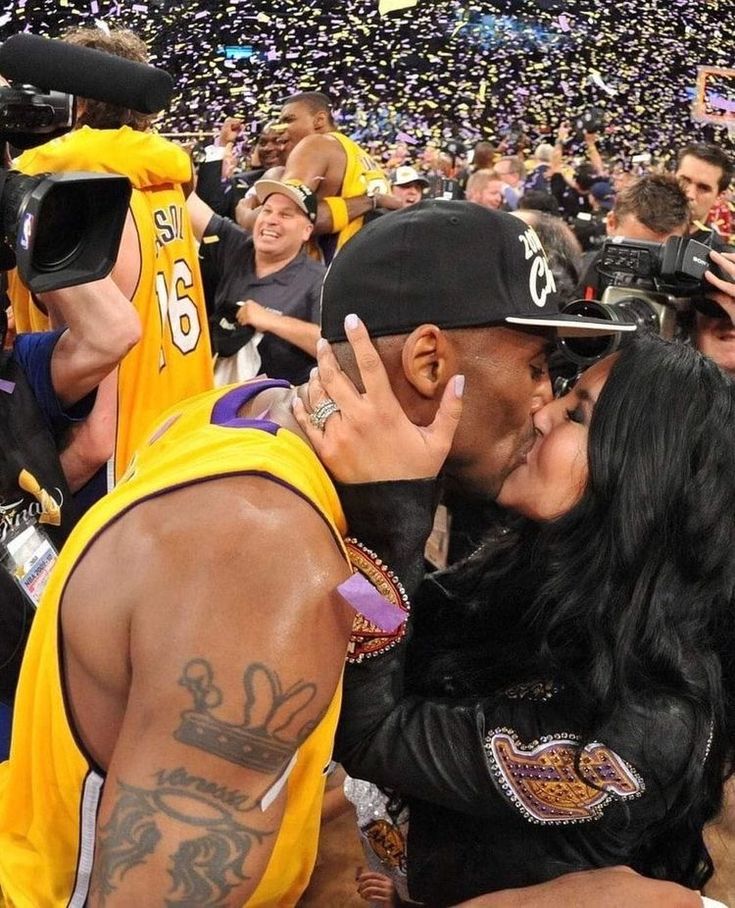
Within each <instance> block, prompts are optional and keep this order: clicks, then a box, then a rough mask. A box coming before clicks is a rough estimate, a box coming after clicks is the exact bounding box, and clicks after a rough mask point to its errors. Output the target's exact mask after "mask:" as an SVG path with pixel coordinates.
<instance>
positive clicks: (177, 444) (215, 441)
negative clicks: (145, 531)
mask: <svg viewBox="0 0 735 908" xmlns="http://www.w3.org/2000/svg"><path fill="white" fill-rule="evenodd" d="M287 386H288V385H287V383H286V382H282V381H271V380H266V381H256V382H252V383H250V384H246V385H239V386H231V387H230V388H226V389H219V390H217V391H212V392H209V393H206V394H202V395H199V396H198V397H196V398H194V399H193V400H191V401H187V402H186V404H185V405H182V406H181V408H180V409H179V408H174V409H172V410H170V411H169V413H168V414H166V415H165V416H164V418H163V422H162V423H161V424H160V426H159V428H158V429H156V431H155V432H154V433H153V435H152V436H151V438H150V440H148V442H147V443H146V444H143V445H142V446H141V447H140V449H139V451H138V453H137V454H136V457H135V460H134V462H133V463H132V464H131V467H130V469H129V470H128V472H127V474H126V475H125V476H124V477H123V479H122V480H121V482H120V483H119V484H118V486H117V487H116V488H115V490H114V491H113V492H111V493H110V494H109V495H107V496H106V497H105V498H103V499H102V500H101V501H100V502H98V504H97V505H96V506H95V507H94V508H93V509H92V510H91V511H89V512H88V513H87V514H86V515H85V516H84V518H83V519H82V521H81V522H80V523H79V524H78V525H77V527H76V529H75V531H74V533H72V535H71V537H70V538H69V540H68V542H67V543H66V545H65V547H64V548H63V550H62V552H61V554H60V556H59V561H58V563H57V566H56V568H55V570H54V572H53V574H52V576H51V578H50V580H49V582H48V585H47V587H46V591H45V593H44V598H43V599H42V601H41V604H40V606H39V609H38V613H37V615H36V619H35V621H34V624H33V628H32V631H31V636H30V640H29V643H28V648H27V650H26V654H25V658H24V662H23V667H22V670H21V677H20V683H19V686H18V692H17V697H16V702H15V715H14V722H13V737H12V743H11V753H10V759H9V761H7V762H6V763H4V764H2V765H0V892H1V893H2V896H3V898H4V905H5V908H62V906H63V908H83V906H84V905H85V903H86V898H87V891H88V887H89V881H90V874H91V869H92V860H93V853H94V839H95V828H96V815H97V807H98V804H99V801H100V798H101V794H102V789H103V786H104V784H105V779H104V774H103V772H102V771H101V770H100V769H99V767H97V766H95V765H93V764H92V762H91V760H90V759H89V758H88V757H87V755H86V754H85V752H84V750H83V748H82V745H81V743H80V742H79V740H78V739H77V736H76V730H75V727H74V723H73V720H72V717H71V714H70V711H69V708H68V705H67V703H66V702H65V699H64V693H63V686H64V678H63V664H62V651H61V648H60V646H59V639H58V629H59V607H60V602H61V599H62V596H63V593H64V588H65V585H66V583H67V581H68V578H69V577H70V576H71V574H72V572H73V570H74V568H75V565H76V563H77V561H78V560H79V559H80V558H81V556H82V555H83V554H84V552H85V551H86V550H87V548H88V547H89V546H90V545H91V544H92V542H93V541H94V540H95V538H97V537H98V536H99V535H100V534H101V533H103V532H104V530H105V528H106V527H107V526H108V525H109V524H110V523H111V522H112V521H114V520H115V519H116V517H117V516H119V515H120V514H122V513H123V512H124V511H126V510H127V509H129V508H130V507H132V506H134V505H135V504H136V503H139V502H142V501H144V500H147V499H150V498H152V497H155V496H158V495H165V494H166V493H167V492H168V491H169V490H171V489H172V488H174V487H178V488H180V487H181V486H182V485H186V484H188V483H194V482H200V481H202V480H206V479H207V478H208V477H212V476H215V475H216V476H223V475H236V474H248V473H256V474H257V475H259V476H266V477H267V476H270V477H272V478H273V480H274V481H277V482H278V483H279V484H280V485H282V486H284V485H285V486H287V487H289V488H291V489H293V490H294V491H295V492H296V493H297V494H299V495H300V497H302V498H304V499H306V500H307V501H309V502H310V503H311V504H312V506H313V507H314V508H315V509H316V510H317V511H318V512H319V513H320V514H321V515H322V516H323V518H324V519H325V521H326V523H327V525H328V526H329V527H330V528H331V529H332V532H333V534H334V537H335V541H336V542H337V544H338V545H339V546H340V547H342V551H343V552H344V547H343V546H342V542H341V538H342V536H343V535H344V532H345V530H346V526H345V522H344V515H343V513H342V510H341V507H340V504H339V500H338V499H337V495H336V492H335V490H334V486H333V485H332V483H331V481H330V479H329V477H328V475H327V473H326V472H325V470H324V468H323V467H322V466H321V464H320V463H319V461H318V460H317V458H316V456H315V455H314V453H313V451H312V450H311V448H310V447H309V446H308V445H307V444H306V443H305V442H304V441H303V440H302V439H301V438H300V437H299V436H297V435H296V434H294V433H293V432H289V431H288V430H285V429H282V428H280V427H278V426H277V425H276V424H275V423H272V422H269V421H268V420H266V419H263V418H259V419H255V420H248V419H242V418H238V416H237V413H238V411H239V409H240V407H241V406H242V404H243V403H244V402H246V401H247V400H248V399H250V397H252V396H254V394H256V393H258V391H260V390H262V389H263V388H265V387H287ZM345 558H346V555H345ZM340 699H341V691H340V690H339V689H338V691H337V692H336V693H335V695H334V697H333V699H332V702H331V704H330V706H329V708H328V710H327V713H326V714H325V716H324V717H323V719H322V720H321V721H320V722H319V724H318V725H317V726H316V728H315V729H314V731H313V732H312V733H311V734H310V736H309V737H308V738H307V739H306V741H305V742H304V743H303V744H302V745H301V746H300V748H299V751H298V759H297V760H296V762H295V765H294V768H293V770H292V772H291V774H290V776H289V777H288V780H287V782H286V792H287V798H286V807H285V811H284V816H283V821H282V824H281V827H280V830H279V833H278V837H277V840H276V843H275V846H274V850H273V852H272V854H271V858H270V861H269V863H268V866H267V868H266V871H265V874H264V876H263V877H262V879H261V881H260V884H259V885H258V887H257V889H256V891H255V892H254V894H253V896H252V898H251V899H249V901H248V906H258V908H266V906H269V908H275V906H279V908H281V906H284V908H285V906H291V905H295V904H296V901H297V899H298V898H299V896H300V894H301V892H302V891H303V890H304V888H305V887H306V884H307V882H308V880H309V877H310V875H311V871H312V869H313V865H314V861H315V858H316V848H317V842H318V833H319V822H320V812H321V803H322V797H323V792H324V780H325V776H324V771H325V769H326V767H327V765H328V763H329V760H330V757H331V750H332V741H333V737H334V732H335V728H336V723H337V718H338V713H339V706H340ZM0 904H3V900H2V898H0Z"/></svg>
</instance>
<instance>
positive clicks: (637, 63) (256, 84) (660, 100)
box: [0, 0, 735, 160]
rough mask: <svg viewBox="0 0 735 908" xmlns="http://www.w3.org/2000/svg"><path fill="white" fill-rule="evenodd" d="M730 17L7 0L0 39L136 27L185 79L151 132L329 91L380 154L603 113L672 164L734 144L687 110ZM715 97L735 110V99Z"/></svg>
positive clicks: (616, 138) (733, 53)
mask: <svg viewBox="0 0 735 908" xmlns="http://www.w3.org/2000/svg"><path fill="white" fill-rule="evenodd" d="M731 12H732V0H709V2H707V3H704V4H702V3H701V2H699V0H675V2H671V0H619V2H618V3H615V4H602V3H599V0H577V2H574V3H571V2H570V3H563V2H556V3H540V2H538V0H517V2H513V3H509V2H507V0H497V2H472V0H466V2H459V0H453V2H447V0H393V2H391V0H147V2H143V0H136V2H133V0H84V2H82V0H58V2H57V3H49V2H44V0H26V2H22V0H14V2H3V0H0V39H2V40H4V39H5V38H7V37H9V36H10V35H11V34H14V33H15V32H19V31H24V30H30V31H32V32H35V33H37V34H42V35H46V36H49V37H57V36H59V35H61V34H62V33H63V31H64V30H65V29H66V28H68V27H70V26H78V25H85V24H86V25H90V26H92V25H95V23H96V22H99V23H104V24H105V25H106V26H107V27H110V28H115V27H126V28H131V29H133V30H134V31H136V32H137V33H138V34H140V35H141V36H142V37H143V38H144V39H145V40H146V41H147V43H148V45H149V47H150V50H151V57H152V62H154V63H156V64H157V65H159V66H161V67H163V68H164V69H166V70H168V71H169V72H170V73H171V75H172V76H173V77H174V79H175V83H176V92H175V94H174V97H173V99H172V102H171V105H170V107H169V109H168V110H167V111H164V112H163V113H162V115H161V116H160V118H159V120H158V121H157V124H156V126H157V128H158V129H159V130H161V131H162V132H167V133H175V132H181V133H184V132H189V133H193V132H202V133H206V134H207V135H211V134H212V131H213V130H214V129H215V128H216V127H217V126H218V124H219V123H220V122H221V121H222V119H223V118H224V117H225V116H239V117H241V118H242V119H243V120H244V121H245V122H246V123H247V124H248V135H249V136H252V135H254V134H255V133H256V132H257V129H258V127H259V125H260V124H262V123H264V122H265V121H266V120H268V119H270V118H272V117H273V116H274V115H275V114H277V112H278V109H279V107H280V105H281V101H282V99H283V98H284V97H286V96H288V95H289V94H292V93H294V92H296V91H306V90H320V91H325V92H326V93H327V94H329V96H330V97H331V98H332V99H333V102H334V106H335V111H336V115H337V118H338V121H339V123H340V127H341V128H342V129H343V130H344V131H345V132H347V133H348V134H350V135H352V136H354V137H355V138H356V139H357V140H358V141H360V142H362V143H364V144H365V145H366V146H367V147H369V148H372V149H374V150H376V152H378V153H382V152H383V151H385V150H387V149H388V147H389V146H390V145H391V144H392V143H394V142H395V141H397V140H399V139H398V136H399V135H401V136H402V137H403V138H402V139H400V141H407V139H406V138H405V137H406V136H408V137H410V140H411V141H410V144H411V154H412V155H418V154H420V152H421V150H422V149H423V147H424V146H425V145H426V144H427V143H430V142H432V143H435V144H437V145H441V144H442V143H445V142H447V141H448V140H450V139H452V140H458V141H460V142H462V143H464V144H467V145H471V144H472V143H474V142H475V141H477V140H480V139H489V140H500V139H502V138H504V137H506V136H508V135H509V134H518V133H519V132H523V133H525V134H527V135H528V137H529V140H530V142H531V144H533V143H535V142H536V141H539V140H547V139H548V137H549V136H551V135H553V134H554V133H555V131H556V129H557V128H558V126H559V124H560V123H561V122H562V121H569V122H574V120H575V119H577V118H578V117H580V116H581V115H582V114H583V113H584V112H585V111H586V110H588V109H589V108H591V107H595V108H600V109H601V110H602V111H603V112H604V118H605V129H604V132H603V134H602V135H601V137H600V141H601V146H602V150H603V151H604V152H605V153H607V154H608V155H610V156H611V157H613V158H615V157H620V158H627V159H629V158H630V157H631V156H632V155H633V154H637V153H640V152H643V151H650V152H651V153H652V154H653V155H654V157H657V158H660V159H664V160H666V159H667V158H669V157H670V156H671V155H672V154H673V152H674V150H675V149H676V148H677V147H680V146H681V145H683V144H684V143H686V142H688V141H691V140H701V139H709V140H715V141H718V142H721V143H722V144H723V146H724V147H726V148H727V149H728V150H730V151H731V152H733V150H735V149H734V146H733V140H732V136H731V134H730V132H729V131H728V127H727V123H723V125H721V126H714V125H707V124H702V123H699V122H696V121H694V120H693V119H692V117H691V104H692V95H693V86H694V85H695V83H696V79H697V69H698V67H700V66H710V67H718V66H719V67H728V66H732V65H733V61H735V38H734V37H733V29H732V28H731V27H728V23H729V22H730V21H731V19H732V17H731V15H729V14H730V13H731ZM228 48H229V49H233V48H235V49H236V48H240V49H241V54H240V56H233V55H232V53H231V52H229V53H230V55H229V56H228V50H227V49H228ZM52 87H53V86H52ZM714 103H715V104H716V106H717V109H718V110H720V111H722V112H726V113H730V112H732V105H733V104H734V103H735V96H733V95H731V94H730V93H729V92H727V93H725V92H723V91H721V90H718V91H717V92H715V97H714ZM250 124H254V125H250ZM582 150H583V145H582V143H581V142H579V141H577V144H576V145H575V144H574V143H572V145H571V148H570V151H571V153H572V154H575V153H582Z"/></svg>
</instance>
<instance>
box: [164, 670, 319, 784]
mask: <svg viewBox="0 0 735 908" xmlns="http://www.w3.org/2000/svg"><path fill="white" fill-rule="evenodd" d="M213 679H214V673H213V671H212V667H211V665H210V664H209V662H207V661H206V660H205V659H192V660H191V661H190V662H188V663H187V664H186V665H185V666H184V672H183V675H182V676H181V678H180V679H179V684H182V685H183V686H184V687H186V688H187V689H188V690H189V692H190V693H191V695H192V698H193V700H194V708H193V709H189V710H185V711H184V712H183V713H182V714H181V724H180V725H179V727H178V728H177V729H176V731H175V733H174V737H175V738H176V740H177V741H180V742H181V743H182V744H189V745H191V746H192V747H197V748H199V750H203V751H206V752H207V753H210V754H215V755H216V756H218V757H222V759H224V760H227V761H229V762H230V763H236V764H237V765H238V766H244V767H247V768H248V769H253V770H255V771H257V772H262V773H266V774H268V775H275V774H277V773H280V772H283V770H284V769H285V768H286V766H287V765H288V762H289V760H290V759H291V757H292V756H293V754H294V751H295V750H296V749H297V747H298V746H299V744H301V742H302V741H304V740H305V739H306V738H307V737H308V735H309V734H310V733H311V731H312V730H313V729H314V727H315V725H316V724H317V722H318V721H319V720H318V719H317V720H314V721H304V719H303V717H302V716H301V713H302V712H303V710H304V709H306V707H307V706H308V705H309V704H310V703H311V702H312V700H313V699H314V698H315V696H316V691H317V688H316V685H315V684H313V683H311V682H307V681H297V682H296V683H295V684H292V685H291V686H290V687H288V688H285V689H284V688H283V687H282V686H281V682H280V679H279V677H278V675H277V674H276V673H275V672H274V671H271V669H269V668H268V667H267V666H265V665H263V664H262V663H260V662H255V663H253V664H252V665H250V666H248V668H247V669H246V670H245V674H244V676H243V685H244V687H245V704H244V716H243V722H242V724H240V725H235V724H233V723H230V722H224V721H223V720H221V719H218V718H217V717H216V716H215V715H214V714H213V713H212V710H213V709H215V708H216V707H218V706H219V705H220V704H221V703H222V692H221V691H220V689H219V688H218V687H217V686H216V685H215V684H214V680H213Z"/></svg>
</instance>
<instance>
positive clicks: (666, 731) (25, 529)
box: [0, 24, 735, 908]
mask: <svg viewBox="0 0 735 908" xmlns="http://www.w3.org/2000/svg"><path fill="white" fill-rule="evenodd" d="M62 40H63V41H64V42H67V43H69V44H71V45H74V46H76V47H79V48H90V49H94V50H99V51H102V52H103V53H105V54H111V55H115V56H118V57H122V58H125V59H126V60H129V61H132V62H135V63H138V64H140V65H146V64H148V63H149V59H150V58H149V49H148V48H147V46H146V43H145V42H144V41H143V40H142V39H141V38H140V37H139V36H138V35H136V34H135V33H134V32H132V31H129V30H124V29H115V28H113V29H110V28H108V27H101V26H100V25H99V24H98V25H97V26H96V27H77V28H74V29H72V30H70V31H68V32H66V33H65V35H64V36H63V38H62ZM75 109H76V118H75V123H74V125H73V128H70V129H69V130H68V131H65V133H64V134H63V135H60V136H57V137H56V138H54V139H52V140H51V141H48V142H41V143H38V144H35V145H34V146H33V147H30V148H26V149H25V150H21V149H20V148H12V147H10V146H9V147H8V159H9V160H8V163H9V164H10V165H11V166H12V168H13V169H14V170H15V171H17V172H18V173H22V174H25V175H29V176H36V175H42V174H47V173H76V172H78V171H88V172H94V173H102V174H122V175H124V176H126V177H127V178H128V180H129V181H130V184H131V187H132V195H131V199H130V205H129V209H128V213H127V217H126V219H125V223H124V226H123V227H122V229H121V236H120V241H119V248H118V251H117V257H116V261H115V263H114V265H113V266H112V268H111V271H110V273H109V275H107V276H105V277H103V278H101V279H98V280H95V281H92V282H87V283H80V284H78V285H76V286H70V287H64V288H63V289H54V290H52V291H46V292H39V293H33V292H31V290H30V289H29V287H27V286H26V285H25V284H24V281H23V278H22V275H21V273H20V272H19V271H18V270H15V269H14V270H10V271H8V272H7V273H4V276H3V290H4V293H5V296H6V301H5V302H6V305H5V306H4V307H3V308H4V310H5V315H6V319H7V324H6V326H5V330H4V341H3V353H2V359H0V368H1V369H2V375H1V376H0V412H1V413H2V415H3V417H4V421H3V423H2V425H3V427H4V428H3V441H4V443H3V451H2V455H0V476H1V477H2V495H3V501H2V540H1V542H2V553H3V558H2V566H3V568H4V570H3V572H2V574H1V575H0V576H1V577H2V603H1V604H0V628H2V640H1V641H0V681H1V685H0V694H1V696H2V714H1V715H2V720H3V727H4V730H5V738H4V741H3V754H2V756H3V758H5V762H3V763H2V764H1V765H0V904H2V905H4V906H7V908H20V906H61V905H72V906H83V905H88V906H108V908H111V906H123V905H131V904H134V903H138V904H142V905H149V904H150V905H158V904H167V905H189V906H195V905H196V906H199V905H202V906H203V905H222V906H241V905H252V906H287V905H296V904H300V905H337V904H345V905H347V904H355V905H359V904H363V903H370V904H375V905H382V904H389V905H404V904H406V905H414V904H417V905H427V906H450V905H466V906H475V908H481V906H488V908H493V906H499V908H504V906H507V908H513V906H526V905H528V906H552V908H553V906H556V905H559V906H562V905H570V904H571V905H587V904H597V905H603V906H606V905H609V906H623V905H640V906H647V905H652V906H658V905H661V906H674V905H677V906H678V905H681V906H690V905H691V906H699V905H702V904H704V903H705V902H707V901H709V902H710V904H711V903H712V900H714V899H718V900H719V901H720V904H725V905H727V904H733V905H735V866H734V865H733V860H732V848H733V847H734V845H735V794H733V792H735V787H734V784H733V782H732V774H733V765H734V764H733V760H734V759H735V656H734V655H733V654H734V653H735V560H734V559H733V557H732V552H733V550H734V549H735V523H734V522H733V519H732V515H733V513H734V512H735V468H734V464H733V451H735V384H733V378H735V183H734V177H735V164H734V163H733V155H732V149H731V148H728V147H725V146H726V143H725V142H719V141H716V138H717V137H716V136H714V135H710V136H708V137H707V138H703V136H702V135H701V133H700V131H695V130H692V134H691V135H682V136H680V138H681V141H680V142H679V144H678V146H677V147H676V149H675V150H674V151H673V152H672V151H671V150H670V149H669V150H668V153H667V154H665V155H664V154H663V153H662V150H661V148H659V147H656V146H654V145H651V146H650V147H648V148H643V149H641V153H640V154H639V155H637V156H631V155H623V156H620V155H617V154H615V153H612V152H611V151H610V150H609V149H608V147H607V142H606V129H605V123H604V118H600V117H599V116H591V117H590V118H587V119H585V120H584V121H582V122H575V120H574V118H573V117H571V116H569V117H567V116H564V115H563V113H562V115H561V116H559V117H558V118H557V119H555V120H554V121H553V122H548V123H546V124H544V127H543V129H541V130H539V129H536V130H535V134H532V131H530V130H529V131H528V132H526V131H524V129H523V128H517V129H512V130H509V129H507V128H505V129H498V130H497V135H496V137H495V138H493V139H490V138H489V137H487V136H485V137H482V136H481V135H480V133H481V131H480V130H479V129H474V130H473V129H472V128H470V129H469V130H468V135H465V136H456V135H455V136H451V135H450V136H439V137H436V138H429V139H427V140H426V141H425V142H423V143H419V142H416V141H415V140H410V139H411V137H410V136H404V137H403V138H396V136H395V135H393V134H391V135H390V136H388V135H386V137H385V140H381V138H380V137H375V136H370V137H367V138H365V136H364V135H363V134H361V132H360V130H359V129H355V128H348V127H347V126H346V125H345V124H343V123H341V122H340V119H339V116H338V114H337V112H336V111H335V105H334V103H333V99H332V97H331V96H330V94H329V92H328V91H319V90H309V91H296V92H291V93H288V94H285V95H284V96H283V97H281V98H279V99H278V103H277V104H274V105H273V107H272V109H270V110H269V112H268V116H267V118H263V119H262V121H260V122H258V124H257V129H256V130H255V131H253V130H252V129H251V123H250V121H248V120H247V119H246V118H244V117H241V116H223V117H221V118H219V119H218V121H217V122H212V123H210V124H209V125H208V128H207V130H206V132H207V136H206V138H205V139H204V140H203V141H200V142H191V141H187V140H186V138H185V137H181V138H179V139H177V140H176V141H172V140H170V139H167V138H165V137H163V136H161V135H159V134H158V133H157V132H156V130H155V128H154V125H153V119H152V117H151V116H149V115H147V114H142V113H141V112H139V111H136V110H133V109H128V108H124V107H120V106H119V105H115V104H111V103H109V102H106V101H100V100H96V99H86V98H76V99H75ZM470 127H472V124H471V123H470ZM641 135H646V130H645V129H642V130H641ZM469 136H472V138H469ZM713 139H715V140H713ZM11 157H12V161H11V160H10V158H11Z"/></svg>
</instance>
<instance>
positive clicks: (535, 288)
mask: <svg viewBox="0 0 735 908" xmlns="http://www.w3.org/2000/svg"><path fill="white" fill-rule="evenodd" d="M518 239H519V240H520V242H521V243H522V244H523V252H524V256H525V259H526V261H529V260H532V261H531V270H530V273H529V276H528V290H529V292H530V294H531V299H532V300H533V302H534V304H535V305H536V306H538V307H539V309H543V307H544V306H545V305H546V298H547V297H548V295H549V294H550V293H556V281H555V280H554V275H553V274H552V272H551V268H550V267H549V262H548V259H547V258H546V253H545V252H544V247H543V246H542V245H541V240H540V239H539V238H538V234H537V233H536V231H535V230H534V229H533V227H529V228H528V229H527V230H526V231H525V232H524V233H523V234H521V236H519V237H518Z"/></svg>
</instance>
